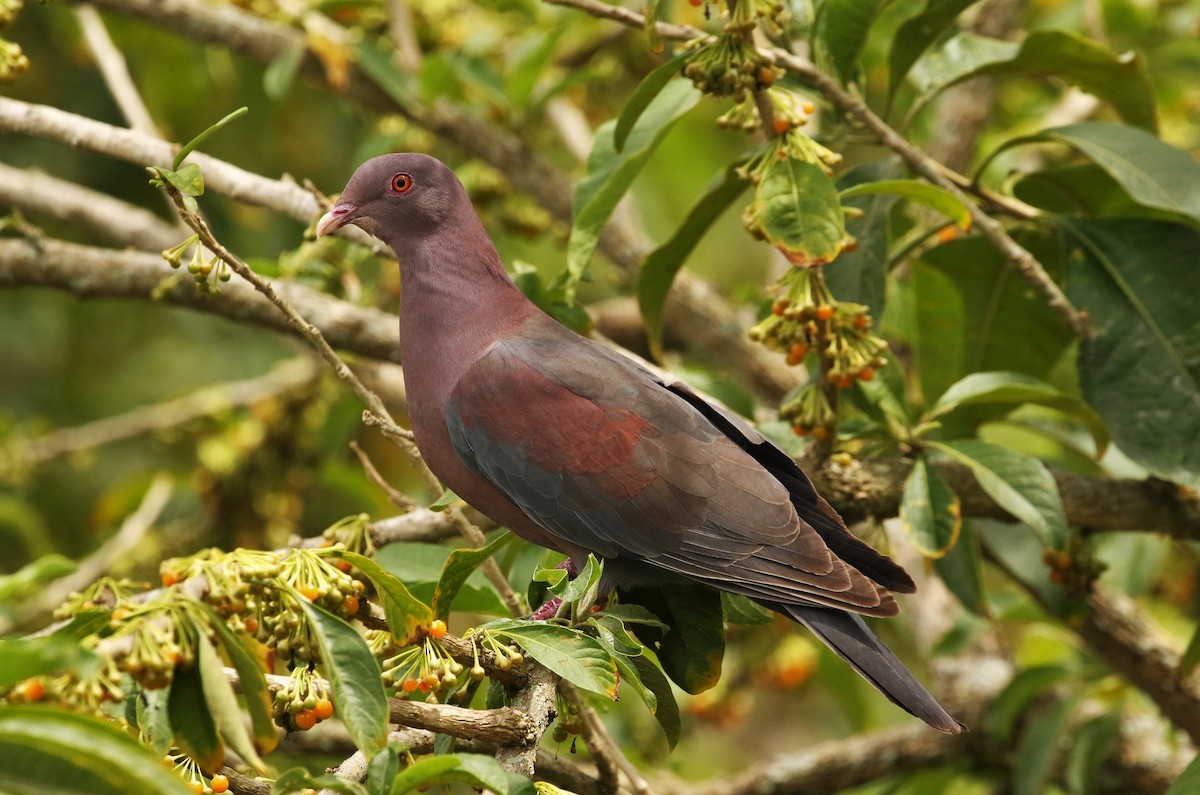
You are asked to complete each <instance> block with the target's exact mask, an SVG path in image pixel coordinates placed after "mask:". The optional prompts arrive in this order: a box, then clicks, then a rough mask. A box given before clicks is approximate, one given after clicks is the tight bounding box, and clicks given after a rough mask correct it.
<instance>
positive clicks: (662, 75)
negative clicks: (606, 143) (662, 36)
mask: <svg viewBox="0 0 1200 795" xmlns="http://www.w3.org/2000/svg"><path fill="white" fill-rule="evenodd" d="M646 18H647V20H648V19H649V18H650V17H649V16H647V17H646ZM687 56H688V53H680V54H679V55H676V56H675V57H674V58H671V59H670V60H667V61H664V62H663V63H661V64H659V65H658V66H656V67H654V69H652V70H650V74H648V75H646V76H645V77H643V78H642V82H640V83H638V86H637V88H635V89H634V90H633V93H632V94H630V95H629V99H628V100H626V102H625V107H624V108H622V109H621V115H620V116H618V117H617V126H616V127H614V128H613V148H614V149H616V151H618V152H623V151H625V143H626V141H628V140H629V133H631V132H633V126H634V125H635V124H637V122H638V119H640V118H641V117H642V114H643V113H645V112H646V108H648V107H650V103H651V102H652V101H654V98H655V97H657V96H658V95H659V93H660V92H661V91H662V90H663V88H664V87H665V86H666V85H667V83H669V82H671V80H673V79H674V78H676V77H678V76H679V75H680V73H681V72H682V70H683V62H684V61H686V60H687Z"/></svg>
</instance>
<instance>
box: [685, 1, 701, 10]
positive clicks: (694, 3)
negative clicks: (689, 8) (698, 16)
mask: <svg viewBox="0 0 1200 795" xmlns="http://www.w3.org/2000/svg"><path fill="white" fill-rule="evenodd" d="M688 2H689V3H691V4H692V5H694V6H695V7H696V8H699V7H700V6H702V5H704V0H688Z"/></svg>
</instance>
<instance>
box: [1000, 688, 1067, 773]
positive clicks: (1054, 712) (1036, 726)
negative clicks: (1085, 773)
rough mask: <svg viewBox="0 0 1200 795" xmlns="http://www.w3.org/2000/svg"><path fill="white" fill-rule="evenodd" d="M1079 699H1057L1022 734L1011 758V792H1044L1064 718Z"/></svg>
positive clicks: (1062, 733)
mask: <svg viewBox="0 0 1200 795" xmlns="http://www.w3.org/2000/svg"><path fill="white" fill-rule="evenodd" d="M1079 700H1080V696H1079V695H1075V696H1072V697H1070V698H1065V699H1063V700H1062V701H1059V702H1058V703H1057V704H1055V705H1054V706H1052V707H1050V709H1048V710H1046V712H1045V713H1044V714H1042V715H1039V716H1038V720H1036V721H1034V723H1033V724H1032V725H1031V726H1030V727H1029V729H1028V730H1027V731H1026V732H1025V734H1024V736H1022V737H1021V742H1020V743H1019V744H1018V745H1017V754H1016V758H1015V759H1014V761H1013V772H1012V792H1013V795H1042V793H1044V792H1046V789H1047V785H1048V784H1049V780H1050V773H1051V771H1052V770H1053V767H1054V762H1055V760H1056V759H1057V758H1058V755H1059V750H1060V749H1061V748H1062V746H1063V741H1064V734H1065V733H1066V730H1067V720H1068V719H1069V718H1070V717H1071V713H1072V712H1073V711H1074V710H1075V705H1076V704H1078V703H1079Z"/></svg>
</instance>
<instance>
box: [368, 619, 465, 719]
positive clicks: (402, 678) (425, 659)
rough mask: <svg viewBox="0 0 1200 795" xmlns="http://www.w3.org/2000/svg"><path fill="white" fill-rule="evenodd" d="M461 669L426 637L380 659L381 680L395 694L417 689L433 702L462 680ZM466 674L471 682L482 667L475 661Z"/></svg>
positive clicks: (410, 695) (407, 695) (414, 692)
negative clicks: (381, 665)
mask: <svg viewBox="0 0 1200 795" xmlns="http://www.w3.org/2000/svg"><path fill="white" fill-rule="evenodd" d="M436 623H442V622H440V621H439V622H436ZM443 626H444V625H443ZM443 634H445V633H444V632H443ZM463 670H464V666H463V664H462V663H460V662H458V661H457V660H455V659H454V658H452V657H451V656H450V654H449V653H448V652H447V651H446V650H445V649H444V648H442V645H441V644H440V643H438V642H437V641H436V640H435V639H433V638H432V637H428V638H425V641H424V642H423V643H421V644H419V645H415V646H409V647H407V648H404V649H401V650H400V652H399V653H398V654H397V655H396V656H394V657H392V658H390V659H387V660H384V662H383V684H384V687H388V688H393V689H394V691H395V692H396V695H398V696H402V697H404V698H416V697H418V696H417V694H418V693H419V694H421V695H422V696H425V700H426V701H431V702H434V703H436V702H437V701H438V700H439V696H440V697H443V698H444V697H448V696H451V695H453V694H454V693H455V692H456V691H457V690H458V689H459V686H460V684H464V682H462V681H460V679H459V676H460V675H461V674H462V672H463ZM468 678H469V679H470V681H472V682H478V681H480V680H482V679H483V668H482V667H481V666H480V665H479V662H478V661H476V662H475V665H474V666H473V667H472V668H471V670H470V672H469V674H468Z"/></svg>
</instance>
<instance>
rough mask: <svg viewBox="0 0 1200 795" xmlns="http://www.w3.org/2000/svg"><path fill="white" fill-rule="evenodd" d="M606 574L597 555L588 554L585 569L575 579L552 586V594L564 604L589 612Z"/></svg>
mask: <svg viewBox="0 0 1200 795" xmlns="http://www.w3.org/2000/svg"><path fill="white" fill-rule="evenodd" d="M603 574H604V566H603V564H601V562H600V561H599V560H598V559H597V558H596V556H595V555H593V554H591V553H588V556H587V561H586V562H585V563H584V564H583V568H582V569H581V570H580V571H579V573H578V574H576V575H575V576H574V577H572V578H570V579H568V580H565V581H562V582H560V583H559V586H560V587H558V586H551V588H550V593H552V594H554V595H555V596H557V597H558V598H559V599H562V600H563V601H564V602H566V603H568V604H571V603H575V604H576V605H577V606H578V608H579V611H580V612H587V610H588V608H590V607H591V606H592V604H593V603H594V602H595V601H596V595H597V586H598V585H599V583H600V577H601V575H603Z"/></svg>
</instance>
